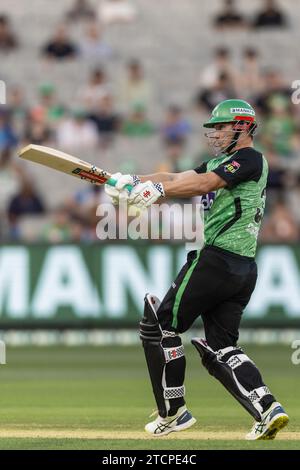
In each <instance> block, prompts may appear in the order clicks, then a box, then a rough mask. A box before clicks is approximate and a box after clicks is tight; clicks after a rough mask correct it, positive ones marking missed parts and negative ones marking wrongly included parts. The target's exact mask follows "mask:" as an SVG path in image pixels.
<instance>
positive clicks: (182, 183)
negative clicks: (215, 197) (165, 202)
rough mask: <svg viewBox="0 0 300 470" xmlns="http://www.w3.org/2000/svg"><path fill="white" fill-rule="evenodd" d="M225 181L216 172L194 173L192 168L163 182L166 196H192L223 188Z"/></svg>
mask: <svg viewBox="0 0 300 470" xmlns="http://www.w3.org/2000/svg"><path fill="white" fill-rule="evenodd" d="M226 185H227V183H226V182H225V181H224V180H223V179H222V178H221V177H220V176H219V175H217V174H216V173H213V172H209V173H200V174H198V173H196V172H195V171H194V170H190V171H185V172H183V173H179V176H178V178H175V179H174V180H172V181H165V182H164V185H163V187H164V193H165V196H167V197H192V196H201V195H203V194H207V193H209V192H210V191H216V190H217V189H220V188H224V187H225V186H226Z"/></svg>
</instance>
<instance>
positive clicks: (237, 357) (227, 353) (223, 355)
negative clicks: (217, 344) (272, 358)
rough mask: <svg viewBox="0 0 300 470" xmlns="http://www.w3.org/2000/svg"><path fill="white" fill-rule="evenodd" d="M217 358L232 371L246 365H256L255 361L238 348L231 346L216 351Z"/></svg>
mask: <svg viewBox="0 0 300 470" xmlns="http://www.w3.org/2000/svg"><path fill="white" fill-rule="evenodd" d="M216 355H217V358H218V359H219V360H220V361H222V362H224V363H226V364H227V365H229V366H230V368H231V369H232V370H234V369H237V368H238V367H240V366H241V365H242V364H244V363H247V362H248V363H251V364H254V363H253V361H252V360H251V359H250V358H249V357H248V356H247V355H246V354H245V353H244V351H243V350H242V348H240V347H238V346H229V347H227V348H223V349H219V350H218V351H216Z"/></svg>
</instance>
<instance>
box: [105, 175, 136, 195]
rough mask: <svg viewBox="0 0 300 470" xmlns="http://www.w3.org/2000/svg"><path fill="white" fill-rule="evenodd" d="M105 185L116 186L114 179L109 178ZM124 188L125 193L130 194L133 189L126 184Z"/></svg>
mask: <svg viewBox="0 0 300 470" xmlns="http://www.w3.org/2000/svg"><path fill="white" fill-rule="evenodd" d="M106 184H109V185H110V186H116V184H117V180H115V179H114V178H109V180H107V181H106ZM124 188H126V189H127V191H129V192H131V191H132V189H133V186H131V184H126V186H124Z"/></svg>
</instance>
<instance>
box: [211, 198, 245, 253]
mask: <svg viewBox="0 0 300 470" xmlns="http://www.w3.org/2000/svg"><path fill="white" fill-rule="evenodd" d="M234 206H235V214H234V217H233V218H232V219H231V220H229V221H228V222H227V224H225V225H224V226H223V227H222V228H221V230H219V232H218V233H217V235H216V236H215V238H214V239H213V242H212V245H213V244H214V242H215V240H216V238H217V237H218V236H219V235H221V234H222V233H224V232H226V230H228V229H230V227H232V225H233V224H235V223H236V222H237V221H238V220H239V219H240V218H241V217H242V213H243V211H242V205H241V198H240V197H235V198H234Z"/></svg>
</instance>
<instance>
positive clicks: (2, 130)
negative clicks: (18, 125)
mask: <svg viewBox="0 0 300 470" xmlns="http://www.w3.org/2000/svg"><path fill="white" fill-rule="evenodd" d="M17 143H18V137H17V136H16V134H15V131H14V129H13V127H12V123H11V115H10V112H9V110H8V108H5V107H3V106H1V107H0V151H1V150H4V149H10V148H14V147H15V146H16V145H17Z"/></svg>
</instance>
